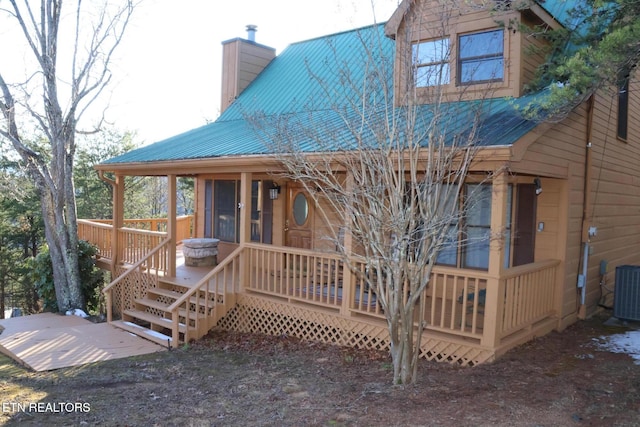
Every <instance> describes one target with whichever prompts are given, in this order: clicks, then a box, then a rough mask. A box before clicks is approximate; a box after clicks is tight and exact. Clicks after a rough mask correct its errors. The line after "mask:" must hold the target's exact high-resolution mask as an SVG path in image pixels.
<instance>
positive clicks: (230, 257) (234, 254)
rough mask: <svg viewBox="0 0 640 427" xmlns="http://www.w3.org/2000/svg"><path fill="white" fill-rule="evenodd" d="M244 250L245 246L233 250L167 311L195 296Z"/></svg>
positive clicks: (173, 309) (172, 310)
mask: <svg viewBox="0 0 640 427" xmlns="http://www.w3.org/2000/svg"><path fill="white" fill-rule="evenodd" d="M243 250H244V247H243V246H239V247H237V248H236V249H235V250H234V251H233V252H231V253H230V254H229V255H228V256H227V257H226V258H225V259H224V260H223V261H222V262H221V263H220V264H218V265H216V266H215V267H214V269H213V270H211V271H210V272H209V273H207V275H206V276H204V277H203V278H202V279H200V281H198V283H196V284H195V286H193V287H192V288H190V289H189V290H188V291H187V292H185V293H184V294H182V296H181V297H180V298H178V299H177V300H175V301H174V302H173V304H171V305H170V306H169V308H167V311H171V312H174V311H175V310H176V309H177V308H178V307H179V306H180V305H182V304H183V303H184V302H185V301H186V300H188V299H189V298H190V297H192V296H193V294H195V293H196V292H198V291H199V290H200V288H202V286H204V284H205V283H207V282H209V280H210V279H211V278H212V277H213V276H215V275H216V274H218V273H219V272H220V270H222V269H223V268H224V267H226V266H227V265H228V264H231V262H233V261H234V260H235V258H236V257H237V256H238V254H239V253H240V252H242V251H243Z"/></svg>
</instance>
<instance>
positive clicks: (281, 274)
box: [243, 243, 559, 342]
mask: <svg viewBox="0 0 640 427" xmlns="http://www.w3.org/2000/svg"><path fill="white" fill-rule="evenodd" d="M245 248H246V251H247V252H246V253H245V256H246V257H247V275H248V277H247V279H246V281H243V283H244V286H245V289H246V290H248V291H251V292H258V293H261V294H266V295H270V296H274V297H281V298H285V299H286V300H288V301H289V302H291V303H305V304H313V305H319V306H323V307H325V308H330V309H334V310H335V311H336V312H341V313H343V314H347V315H349V316H352V315H367V316H373V317H378V318H382V317H383V316H384V312H383V310H382V307H381V305H380V304H379V302H378V300H377V299H378V298H377V295H376V293H375V291H374V290H373V289H370V288H369V287H368V286H367V285H366V283H365V280H364V276H365V275H366V274H367V272H366V269H365V264H364V263H358V262H357V261H353V263H352V265H353V266H354V268H355V270H356V271H357V274H356V273H353V272H351V271H350V270H348V269H347V268H346V267H345V265H344V262H343V261H342V260H341V259H340V257H339V256H338V255H336V254H330V253H319V252H314V251H309V250H304V249H297V248H285V247H276V246H270V245H261V244H257V243H251V244H246V245H245ZM558 264H559V261H557V260H550V261H544V262H539V263H535V264H529V265H526V266H521V267H516V268H511V269H509V270H506V272H505V273H504V275H503V277H501V278H499V279H498V280H492V277H491V276H490V275H489V274H488V273H487V272H483V271H477V270H469V269H457V268H451V267H442V266H434V268H433V270H432V273H431V279H430V282H429V285H428V287H427V289H426V290H425V292H424V298H423V304H422V305H421V312H420V318H421V319H422V320H423V321H424V322H425V328H426V329H427V330H432V331H437V332H441V333H446V334H453V335H456V336H459V337H463V338H473V339H476V340H478V342H479V341H480V340H481V339H482V338H483V336H484V334H485V333H486V332H487V330H486V328H487V327H488V326H489V325H485V312H486V311H487V310H497V308H496V307H495V306H493V305H495V303H494V304H492V303H491V301H488V300H487V298H486V297H487V286H488V285H489V283H499V281H502V283H501V285H500V287H501V288H502V289H504V294H503V296H502V301H500V302H499V305H498V306H499V307H501V309H502V313H498V314H497V318H498V319H501V320H499V322H498V325H496V327H497V328H499V329H498V334H499V337H500V338H503V337H506V336H508V335H510V334H512V333H514V332H517V331H518V330H520V329H523V328H526V327H528V326H530V325H532V324H533V323H535V322H538V321H540V320H543V319H545V318H549V317H552V316H553V315H554V307H553V302H554V292H555V274H556V267H557V266H558ZM346 275H350V277H349V278H347V276H346ZM347 283H350V286H348V287H347V286H346V284H347Z"/></svg>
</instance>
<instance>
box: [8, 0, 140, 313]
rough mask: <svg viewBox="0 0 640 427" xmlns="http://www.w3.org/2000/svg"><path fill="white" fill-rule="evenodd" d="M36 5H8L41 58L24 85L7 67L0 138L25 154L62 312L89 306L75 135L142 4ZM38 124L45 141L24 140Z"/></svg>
mask: <svg viewBox="0 0 640 427" xmlns="http://www.w3.org/2000/svg"><path fill="white" fill-rule="evenodd" d="M87 3H88V4H87ZM36 4H37V2H34V1H24V2H19V1H17V0H5V1H2V2H0V7H4V8H2V9H0V11H1V12H2V13H3V14H4V15H5V16H4V18H6V21H7V22H14V23H15V24H16V25H17V28H18V29H17V30H16V31H17V32H19V33H21V34H22V36H23V37H24V38H23V39H22V41H23V42H25V44H26V46H27V49H28V51H29V52H30V54H32V55H33V56H32V57H31V58H32V60H34V62H33V64H34V65H33V69H32V70H31V71H29V73H30V74H29V75H28V76H27V77H26V79H25V80H24V81H19V82H10V81H7V80H5V76H6V75H8V74H6V73H5V74H3V73H2V72H3V71H6V69H5V70H0V91H1V92H2V98H1V102H0V109H1V110H2V114H3V121H2V123H1V125H0V135H1V136H2V137H4V138H6V139H7V140H8V141H9V142H10V143H11V145H12V147H13V149H14V150H15V152H16V153H18V154H19V156H20V158H21V160H22V162H23V164H24V166H25V168H26V170H27V172H28V176H29V177H30V179H31V180H32V181H33V183H34V185H35V186H36V189H37V191H38V193H39V196H40V200H41V204H42V212H43V216H44V219H45V234H46V238H47V243H48V245H49V251H50V254H51V261H52V263H53V277H54V282H55V289H56V298H57V300H58V307H59V308H60V310H67V309H70V308H81V307H82V308H83V307H84V301H83V297H82V294H81V292H80V283H79V280H80V279H79V270H78V256H77V251H76V249H77V245H78V237H77V223H76V219H77V218H76V202H75V191H74V186H73V159H74V155H75V151H76V143H75V136H76V133H77V132H78V123H79V121H80V119H81V118H82V116H83V114H84V113H86V111H87V109H88V108H89V106H90V105H92V103H93V102H94V101H95V100H96V98H97V97H98V96H99V95H100V93H102V91H103V90H104V88H105V87H106V86H107V84H108V83H109V81H110V79H111V73H110V70H109V63H110V61H111V59H112V55H113V53H114V50H115V49H116V47H117V46H118V45H119V44H120V41H121V40H122V37H123V34H124V31H125V29H126V27H127V24H128V22H129V19H130V17H131V14H132V12H133V9H134V2H133V1H131V0H123V1H121V2H120V3H119V4H118V5H116V6H114V5H113V2H109V1H104V3H103V4H102V5H101V6H98V5H97V2H82V1H81V0H78V1H76V2H74V3H72V5H73V6H75V7H74V8H73V9H70V10H67V9H66V8H64V7H63V1H62V0H41V1H40V2H39V5H36ZM4 5H7V6H4ZM65 5H66V3H65ZM62 61H65V62H64V63H62ZM67 61H68V62H67ZM3 63H4V61H3ZM28 66H29V65H27V67H28ZM32 124H35V127H36V131H35V132H36V133H37V134H39V135H41V138H42V140H41V141H39V143H38V144H34V143H31V142H30V141H28V140H27V139H25V137H24V134H25V133H26V132H27V129H29V130H31V125H32Z"/></svg>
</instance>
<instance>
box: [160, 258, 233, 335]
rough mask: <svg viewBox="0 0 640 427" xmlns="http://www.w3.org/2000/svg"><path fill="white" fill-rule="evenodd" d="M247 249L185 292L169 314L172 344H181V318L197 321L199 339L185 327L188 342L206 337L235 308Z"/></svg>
mask: <svg viewBox="0 0 640 427" xmlns="http://www.w3.org/2000/svg"><path fill="white" fill-rule="evenodd" d="M242 251H244V248H242V247H239V248H237V249H236V250H235V251H233V252H232V253H231V254H230V255H229V256H227V257H226V258H225V259H224V261H222V262H221V263H220V264H218V265H217V266H216V267H215V268H214V269H213V270H211V272H210V273H208V274H207V275H206V276H204V277H203V278H202V279H201V280H200V281H199V282H198V283H197V284H195V286H193V287H191V288H190V289H189V291H187V292H185V293H184V294H183V295H182V296H181V297H180V298H178V299H177V300H176V301H175V302H174V303H173V304H171V305H170V306H169V308H168V309H167V311H169V312H171V316H172V331H171V335H172V341H171V342H172V343H177V342H179V333H180V331H179V327H180V318H181V317H182V318H184V319H185V322H186V323H190V322H193V326H194V331H195V334H196V336H190V335H189V334H190V329H189V328H185V332H184V342H189V340H191V339H198V338H200V337H201V336H203V335H204V334H206V333H207V332H208V331H209V329H211V328H212V327H213V326H215V323H216V322H217V321H218V320H219V319H220V317H221V316H223V315H224V314H226V312H227V311H228V310H230V309H231V308H232V307H233V306H234V305H235V295H236V292H238V290H239V288H240V263H241V262H240V257H239V255H240V254H241V253H242Z"/></svg>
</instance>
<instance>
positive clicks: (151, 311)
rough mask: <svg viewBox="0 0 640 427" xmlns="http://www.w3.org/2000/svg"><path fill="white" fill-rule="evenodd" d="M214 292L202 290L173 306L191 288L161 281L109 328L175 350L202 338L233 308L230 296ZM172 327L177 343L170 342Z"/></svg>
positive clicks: (164, 280) (170, 281) (233, 299)
mask: <svg viewBox="0 0 640 427" xmlns="http://www.w3.org/2000/svg"><path fill="white" fill-rule="evenodd" d="M215 288H216V287H210V288H207V287H201V289H198V290H196V291H195V293H193V294H192V295H191V296H189V297H188V298H187V299H186V300H185V301H184V302H183V303H182V304H179V305H176V302H177V301H179V300H180V299H183V297H184V296H185V295H186V294H187V293H189V291H191V289H192V288H191V286H188V285H184V284H179V283H177V282H175V281H173V280H172V279H169V278H167V279H161V280H160V281H159V282H158V286H157V287H155V288H150V289H148V291H147V295H146V296H145V297H144V298H139V299H136V300H135V301H134V306H135V308H129V309H126V310H124V311H123V312H122V316H121V319H120V320H114V321H112V322H111V324H112V325H114V326H116V327H118V328H120V329H124V330H126V331H128V332H131V333H133V334H136V335H139V336H141V337H143V338H146V339H148V340H150V341H153V342H155V343H158V344H160V345H163V346H167V347H170V348H175V347H177V346H179V345H182V344H184V343H187V342H189V341H192V340H197V339H199V338H202V337H203V336H204V335H206V334H207V332H209V330H210V329H211V328H213V327H214V326H215V325H216V324H217V323H218V321H219V320H220V319H221V318H222V317H224V316H225V315H226V314H227V312H228V310H229V309H230V308H231V307H233V305H235V295H234V294H233V293H228V292H225V291H216V289H215ZM174 313H175V319H176V320H175V322H176V324H174ZM174 326H175V327H176V328H177V332H178V334H177V336H178V341H177V342H176V343H174V342H173V336H174V334H173V333H172V331H173V329H174Z"/></svg>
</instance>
